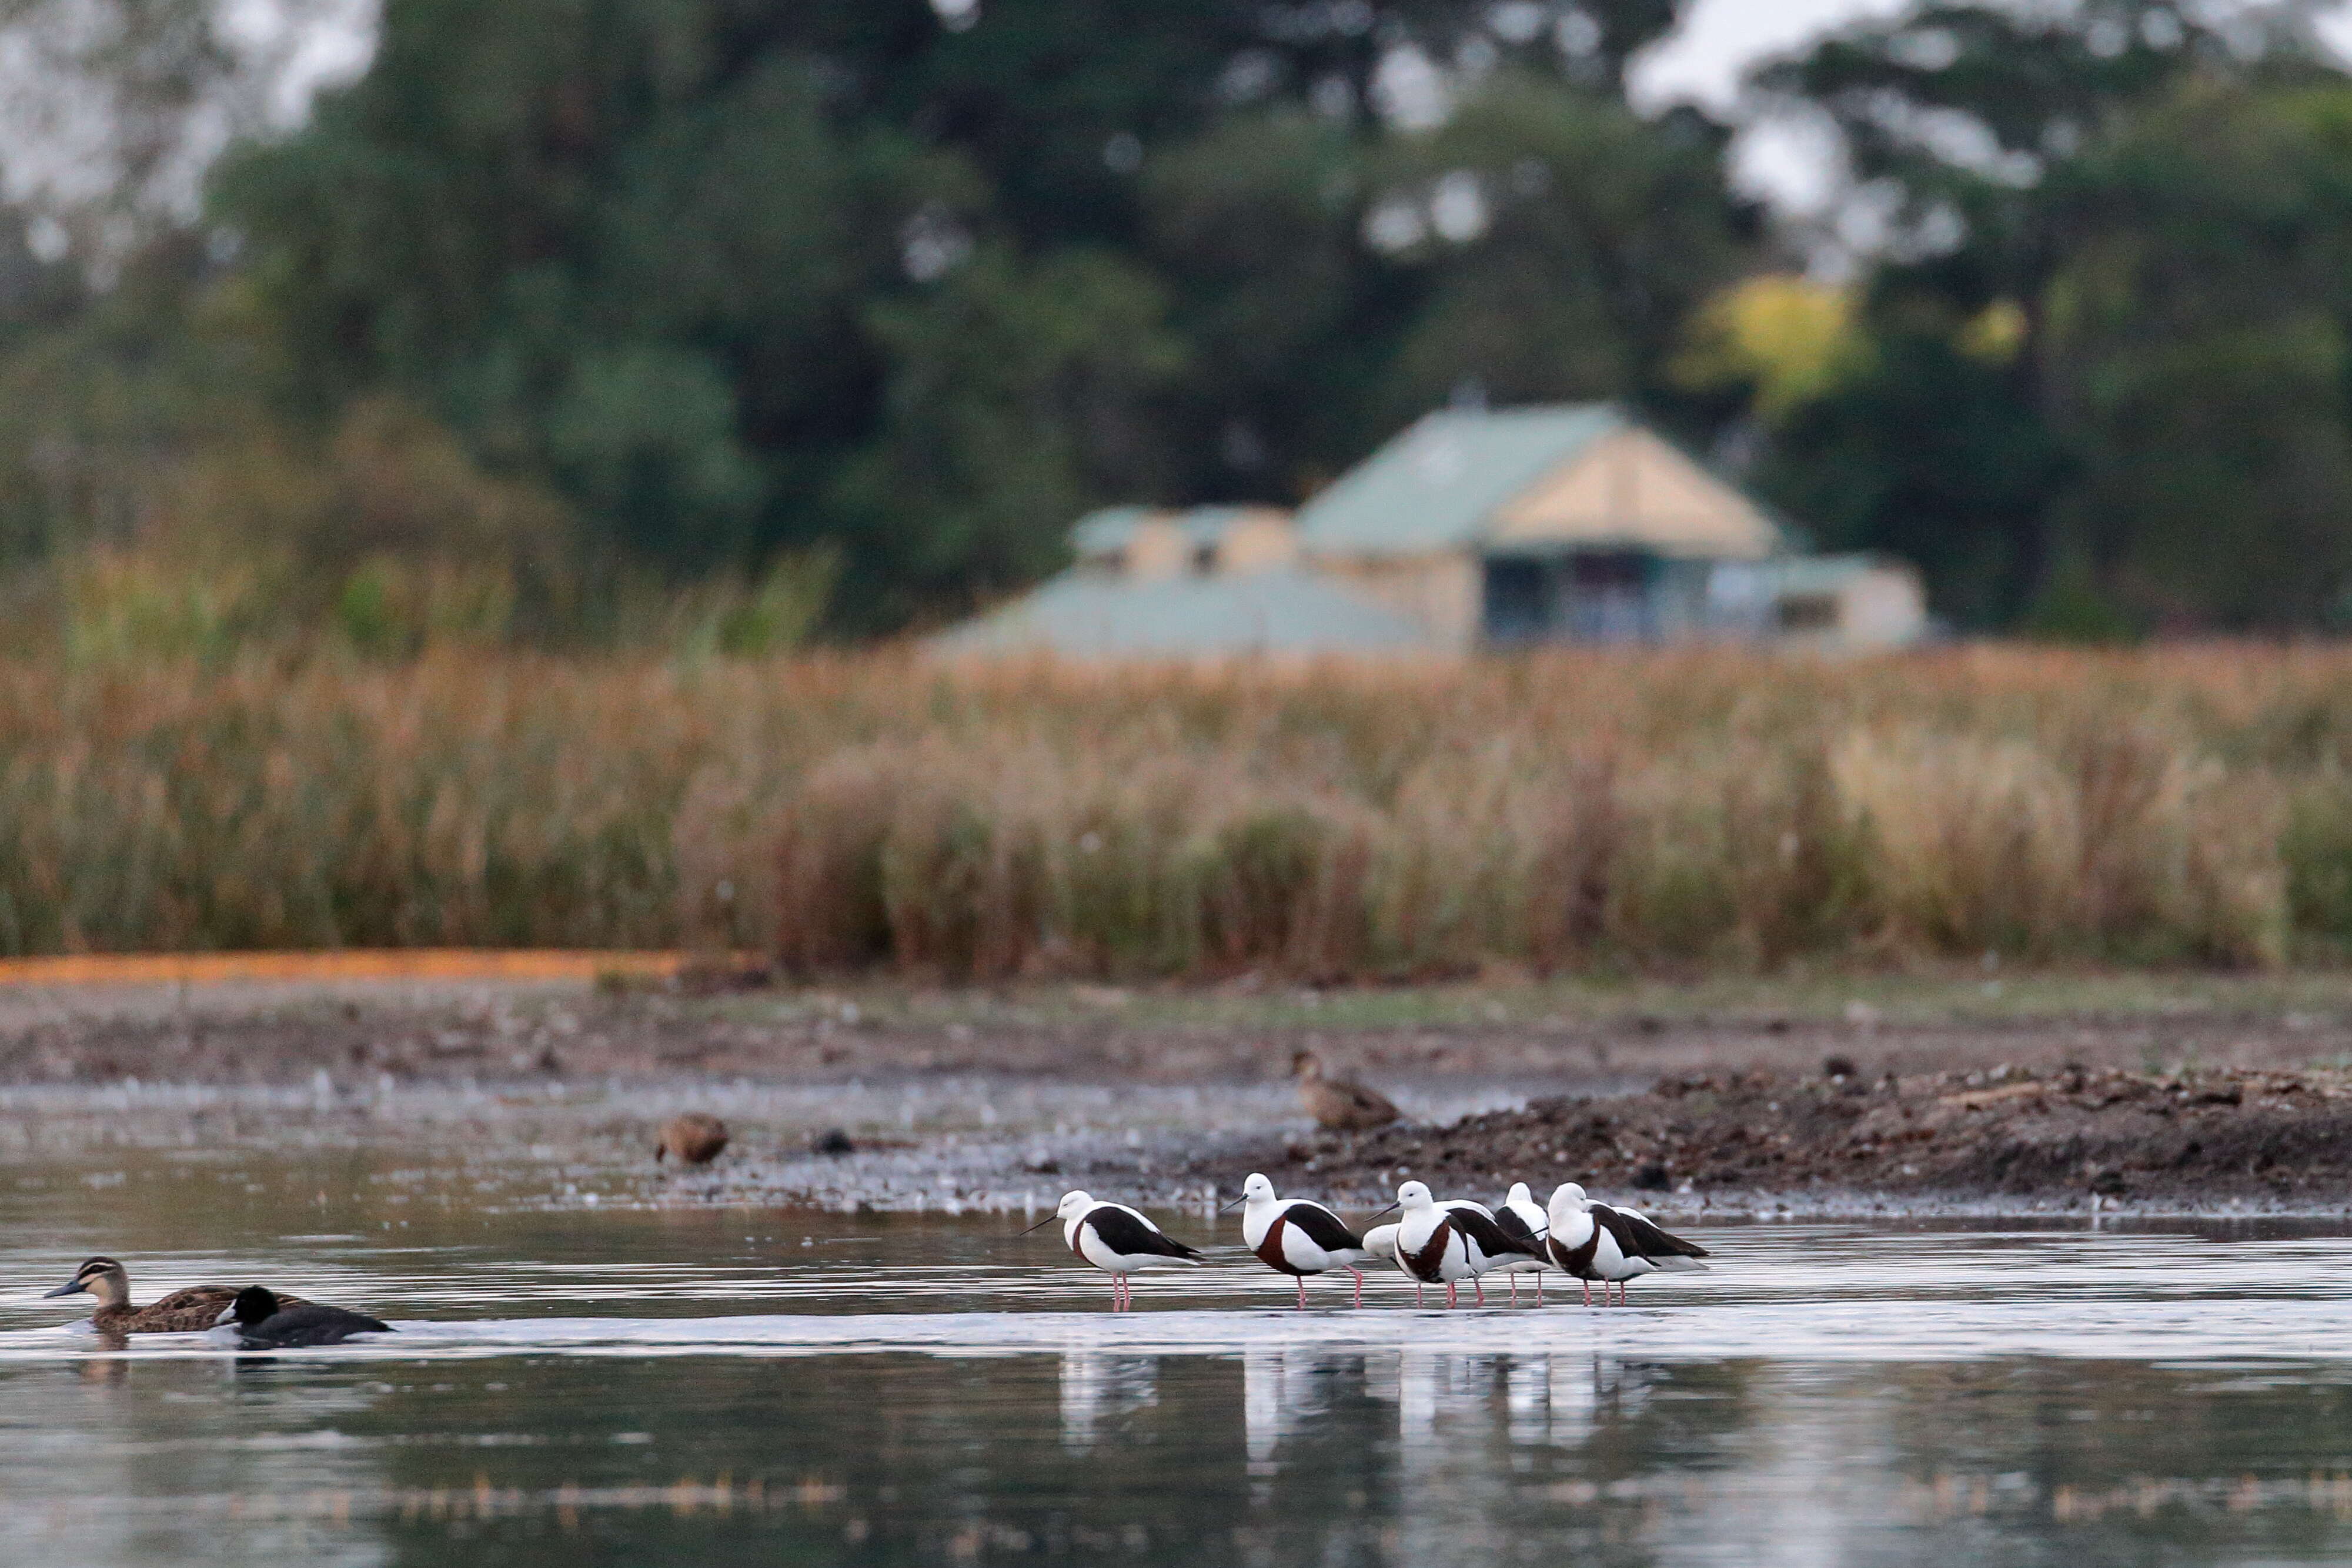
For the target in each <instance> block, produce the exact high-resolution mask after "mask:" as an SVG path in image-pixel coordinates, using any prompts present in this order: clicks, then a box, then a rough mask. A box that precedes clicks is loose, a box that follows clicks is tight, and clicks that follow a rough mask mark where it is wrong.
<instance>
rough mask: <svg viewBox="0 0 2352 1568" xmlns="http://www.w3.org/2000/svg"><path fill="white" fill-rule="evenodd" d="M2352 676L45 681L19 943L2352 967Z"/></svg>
mask: <svg viewBox="0 0 2352 1568" xmlns="http://www.w3.org/2000/svg"><path fill="white" fill-rule="evenodd" d="M2347 756H2352V651H2339V650H2336V649H2333V648H2276V647H2263V646H2234V645H2231V646H2200V647H2174V648H2164V649H2158V650H2153V651H2146V652H2135V653H2074V652H2059V651H2052V650H2036V649H2029V648H2017V647H1990V646H1989V647H1970V648H1960V649H1953V650H1947V651H1941V652H1937V653H1926V654H1916V655H1909V656H1904V657H1892V658H1885V659H1865V660H1852V661H1843V662H1833V663H1832V662H1819V661H1813V660H1804V659H1795V658H1779V657H1765V656H1759V655H1757V654H1755V653H1739V652H1694V653H1557V654H1548V655H1544V656H1540V657H1532V658H1528V659H1524V660H1513V661H1497V662H1486V663H1474V664H1465V665H1461V666H1454V667H1444V666H1402V667H1401V666H1395V665H1385V666H1384V665H1330V666H1323V667H1316V668H1286V669H1282V668H1250V667H1237V668H1227V669H1220V670H1208V671H1204V670H1181V669H1124V670H1098V669H1087V668H1077V667H1070V666H1053V665H1047V664H1034V665H1028V666H1023V667H996V668H990V669H949V668H942V667H939V666H934V665H929V664H923V663H920V662H919V661H916V660H914V659H911V658H908V657H905V656H901V655H897V654H867V655H855V656H852V655H834V656H812V657H802V658H794V659H790V660H781V661H775V662H725V661H707V662H703V663H698V664H677V663H657V662H652V661H640V662H604V663H587V662H563V661H558V660H551V659H547V658H542V657H534V656H530V655H523V654H503V653H481V652H466V653H432V654H428V655H427V656H426V657H425V658H423V659H421V660H419V661H417V662H415V663H413V664H399V665H372V664H359V663H354V662H345V661H338V660H334V659H329V658H313V659H309V660H303V661H292V660H265V659H257V660H254V661H252V662H249V663H246V664H236V665H233V666H230V667H227V668H218V667H215V668H205V667H202V666H200V665H197V664H189V665H186V666H162V667H143V668H131V667H125V666H121V665H113V666H98V667H92V666H87V665H84V666H71V667H68V666H66V665H62V664H60V665H56V666H52V665H48V664H0V954H7V955H33V954H53V953H79V952H121V951H203V950H221V949H242V948H336V947H346V946H425V947H439V946H544V947H563V948H582V947H610V948H621V949H646V948H667V947H674V946H710V947H714V948H716V947H720V946H726V947H734V948H743V947H750V948H756V949H760V950H763V951H768V952H772V953H773V954H774V955H776V956H777V958H778V959H779V960H780V961H781V962H782V964H784V965H785V966H787V967H790V968H792V969H793V970H795V971H799V972H805V973H824V972H831V971H844V970H854V969H860V968H869V967H894V968H897V969H899V970H902V971H904V972H907V973H908V974H910V975H914V976H919V977H927V978H939V979H966V978H994V977H1015V976H1087V977H1118V978H1141V977H1197V978H1213V977H1233V976H1237V975H1244V974H1249V973H1257V974H1260V975H1265V976H1268V977H1276V976H1279V977H1296V978H1302V979H1309V980H1339V979H1364V978H1389V977H1436V976H1449V975H1465V974H1473V973H1482V972H1494V971H1496V970H1498V969H1499V970H1503V971H1507V972H1521V971H1524V972H1538V973H1543V972H1559V971H1566V970H1585V969H1592V968H1596V967H1619V968H1632V967H1664V968H1681V967H1739V968H1749V969H1769V968H1772V967H1779V966H1783V965H1786V964H1788V963H1790V962H1791V961H1794V960H1807V961H1813V960H1823V959H1826V960H1832V961H1837V962H1848V963H1856V964H1865V965H1899V964H1905V963H1912V962H1918V961H1923V960H1945V959H1950V958H1955V957H1959V958H1976V957H1979V956H1981V955H1985V954H1997V955H2003V956H2015V957H2021V958H2028V959H2036V960H2084V961H2095V962H2104V963H2117V964H2144V965H2212V966H2231V967H2257V966H2270V965H2278V964H2282V963H2286V962H2290V961H2296V960H2305V959H2316V958H2326V959H2329V960H2332V959H2333V958H2334V957H2335V956H2336V954H2337V953H2338V952H2339V951H2340V950H2342V949H2343V947H2344V946H2346V945H2347V943H2352V784H2348V783H2347Z"/></svg>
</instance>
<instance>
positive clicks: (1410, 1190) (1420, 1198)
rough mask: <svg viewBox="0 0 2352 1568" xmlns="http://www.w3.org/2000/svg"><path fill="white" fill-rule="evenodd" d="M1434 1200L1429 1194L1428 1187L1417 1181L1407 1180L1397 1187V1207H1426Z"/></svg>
mask: <svg viewBox="0 0 2352 1568" xmlns="http://www.w3.org/2000/svg"><path fill="white" fill-rule="evenodd" d="M1436 1201H1437V1200H1436V1199H1435V1198H1433V1197H1430V1196H1429V1188H1428V1187H1427V1186H1423V1184H1422V1183H1420V1182H1417V1181H1409V1182H1407V1183H1405V1184H1404V1185H1403V1186H1401V1187H1399V1188H1397V1207H1399V1208H1407V1209H1411V1208H1427V1207H1429V1206H1430V1205H1431V1204H1433V1203H1434V1202H1436Z"/></svg>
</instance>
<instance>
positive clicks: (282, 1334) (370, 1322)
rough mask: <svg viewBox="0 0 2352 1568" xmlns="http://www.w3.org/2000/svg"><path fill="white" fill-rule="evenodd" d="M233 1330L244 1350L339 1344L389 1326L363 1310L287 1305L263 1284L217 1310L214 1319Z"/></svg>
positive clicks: (245, 1291)
mask: <svg viewBox="0 0 2352 1568" xmlns="http://www.w3.org/2000/svg"><path fill="white" fill-rule="evenodd" d="M215 1322H217V1323H218V1325H219V1326H220V1327H222V1328H234V1329H235V1330H236V1343H237V1344H238V1346H239V1347H240V1348H242V1349H245V1350H298V1349H300V1348H302V1347H304V1346H306V1345H314V1344H341V1343H343V1341H345V1340H347V1339H349V1338H351V1337H352V1335H353V1334H361V1333H392V1332H393V1328H392V1325H391V1324H390V1323H387V1322H383V1321H382V1320H380V1319H376V1318H372V1317H370V1316H368V1315H367V1314H366V1313H365V1312H347V1311H345V1310H344V1309H343V1308H341V1307H322V1306H319V1305H317V1304H316V1303H314V1302H308V1301H306V1302H302V1303H300V1304H299V1305H295V1306H288V1305H286V1304H284V1303H283V1302H281V1301H278V1294H277V1292H276V1291H272V1290H270V1289H269V1287H268V1286H267V1285H247V1287H246V1288H245V1289H244V1290H242V1291H238V1292H237V1293H236V1300H235V1301H231V1302H229V1304H228V1305H227V1306H226V1307H224V1308H222V1309H221V1315H220V1316H219V1318H218V1319H216V1320H215Z"/></svg>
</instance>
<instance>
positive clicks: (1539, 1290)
mask: <svg viewBox="0 0 2352 1568" xmlns="http://www.w3.org/2000/svg"><path fill="white" fill-rule="evenodd" d="M1536 1305H1538V1306H1539V1307H1540V1306H1542V1305H1543V1270H1540V1269H1538V1270H1536Z"/></svg>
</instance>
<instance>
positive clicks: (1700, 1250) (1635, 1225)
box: [1609, 1208, 1707, 1258]
mask: <svg viewBox="0 0 2352 1568" xmlns="http://www.w3.org/2000/svg"><path fill="white" fill-rule="evenodd" d="M1609 1212H1610V1213H1612V1215H1614V1216H1616V1218H1617V1224H1616V1226H1615V1227H1612V1230H1613V1233H1614V1234H1615V1235H1616V1237H1617V1246H1618V1248H1619V1249H1620V1250H1622V1252H1624V1253H1625V1255H1626V1256H1627V1257H1630V1258H1704V1257H1706V1255H1707V1252H1706V1248H1704V1247H1702V1246H1700V1245H1699V1244H1698V1243H1697V1242H1696V1241H1685V1240H1684V1239H1682V1238H1681V1237H1679V1236H1672V1235H1669V1234H1667V1233H1666V1232H1665V1231H1663V1230H1661V1229H1659V1228H1657V1227H1656V1226H1654V1225H1653V1224H1651V1223H1650V1222H1649V1221H1648V1220H1646V1219H1644V1218H1642V1217H1641V1216H1640V1215H1638V1214H1628V1213H1626V1212H1625V1211H1624V1210H1623V1209H1622V1208H1612V1209H1611V1210H1610V1211H1609ZM1629 1243H1630V1245H1629Z"/></svg>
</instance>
